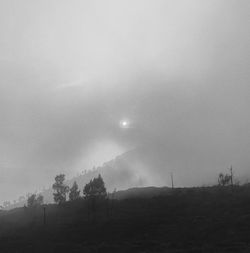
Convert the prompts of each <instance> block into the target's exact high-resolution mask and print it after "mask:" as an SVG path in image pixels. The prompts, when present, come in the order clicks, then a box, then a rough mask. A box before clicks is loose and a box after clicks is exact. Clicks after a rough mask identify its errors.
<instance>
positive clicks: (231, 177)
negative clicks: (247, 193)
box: [229, 165, 233, 187]
mask: <svg viewBox="0 0 250 253" xmlns="http://www.w3.org/2000/svg"><path fill="white" fill-rule="evenodd" d="M229 171H230V181H231V187H233V166H232V165H231V167H230V168H229Z"/></svg>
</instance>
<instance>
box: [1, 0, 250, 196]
mask: <svg viewBox="0 0 250 253" xmlns="http://www.w3.org/2000/svg"><path fill="white" fill-rule="evenodd" d="M27 6H29V8H27ZM247 10H248V1H244V0H243V1H237V2H236V1H228V0H227V1H209V2H206V3H204V2H203V3H201V2H200V1H198V0H193V1H189V2H188V3H187V2H186V1H157V3H153V2H151V1H133V2H132V1H126V2H124V3H119V4H118V2H117V1H107V2H106V3H105V4H104V3H102V2H101V1H93V2H91V3H89V2H87V1H73V2H72V3H70V4H69V3H68V2H66V1H61V2H60V5H59V4H58V2H57V1H56V0H54V1H45V2H44V1H43V2H41V1H38V2H36V3H33V2H32V3H29V4H23V3H22V4H20V3H18V2H17V1H14V0H11V1H8V3H7V2H6V3H3V2H2V3H1V8H0V12H1V13H0V14H1V15H0V17H1V21H2V22H0V35H1V38H4V39H3V40H1V49H0V55H1V59H0V74H1V75H0V76H1V77H0V79H1V80H0V81H1V82H0V119H1V126H0V151H1V164H2V168H9V169H2V173H3V174H4V175H3V176H4V178H5V180H4V182H3V184H2V188H1V189H2V190H3V189H4V188H6V187H8V188H10V187H11V189H12V190H11V191H10V192H9V193H8V194H6V195H5V196H6V197H9V198H13V197H14V196H16V195H18V194H19V193H20V192H24V193H25V192H27V191H31V190H32V189H34V188H36V187H37V186H39V187H40V186H41V185H43V184H50V183H51V181H52V180H53V177H54V175H55V174H56V173H59V172H65V173H66V174H68V175H72V174H74V173H76V172H77V171H78V168H79V167H81V164H83V166H90V164H91V163H92V162H89V161H88V159H92V161H93V160H94V159H93V156H94V155H93V154H94V153H95V152H96V154H99V155H98V156H100V157H101V158H100V159H99V158H98V159H97V161H98V163H100V162H101V160H104V159H105V157H104V156H101V155H100V153H101V152H100V149H101V148H100V145H103V149H106V148H107V147H108V148H107V150H110V152H107V154H106V157H107V159H109V158H110V157H111V156H112V153H113V154H114V156H115V155H117V154H119V153H120V152H123V151H125V150H128V149H130V148H134V147H138V146H139V147H149V150H150V154H151V155H150V156H148V159H147V162H148V164H151V165H152V166H153V164H157V166H155V167H157V169H156V173H155V175H156V177H159V175H160V174H161V173H163V174H164V173H168V172H166V171H168V170H172V169H174V170H176V173H177V174H178V173H179V177H180V179H179V183H180V184H183V185H185V184H194V183H195V182H201V181H203V179H202V175H206V177H209V178H213V176H214V175H215V174H216V173H217V172H218V171H221V170H223V169H224V168H225V167H227V166H228V165H230V164H231V163H232V164H233V165H234V166H236V167H237V168H238V170H239V175H244V174H247V168H248V164H249V158H248V153H249V148H250V147H249V144H248V141H247V136H248V135H249V120H248V108H249V101H250V99H249V94H250V90H249V87H248V86H249V85H248V83H249V71H248V66H249V36H248V27H247V20H248V15H247ZM124 118H127V119H129V120H130V121H131V122H132V123H133V127H132V128H130V129H120V127H119V122H120V120H122V119H124ZM123 130H128V131H123ZM96 143H99V144H98V145H97V144H96ZM97 146H98V148H97ZM92 148H93V151H92V152H91V149H92ZM145 152H146V151H145ZM147 154H148V153H147ZM166 165H167V166H166ZM79 169H82V168H79ZM178 171H179V172H178ZM187 171H193V173H194V174H195V175H197V176H194V177H193V178H192V176H191V175H192V174H191V173H188V172H187ZM197 173H198V174H199V175H198V174H197ZM20 174H22V175H23V176H22V177H20V176H17V175H20ZM149 174H150V173H149ZM153 174H154V173H152V174H150V175H153ZM177 174H176V177H177ZM44 182H45V183H44ZM204 182H207V180H206V178H205V179H204ZM17 183H19V185H18V186H15V185H16V184H17Z"/></svg>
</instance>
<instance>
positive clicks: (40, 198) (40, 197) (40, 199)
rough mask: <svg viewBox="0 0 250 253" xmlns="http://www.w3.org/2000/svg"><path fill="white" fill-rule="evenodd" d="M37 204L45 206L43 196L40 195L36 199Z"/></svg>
mask: <svg viewBox="0 0 250 253" xmlns="http://www.w3.org/2000/svg"><path fill="white" fill-rule="evenodd" d="M36 204H37V205H40V206H41V205H42V204H43V195H40V194H39V195H38V197H37V198H36Z"/></svg>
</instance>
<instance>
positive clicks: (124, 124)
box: [120, 119, 130, 128]
mask: <svg viewBox="0 0 250 253" xmlns="http://www.w3.org/2000/svg"><path fill="white" fill-rule="evenodd" d="M120 127H121V128H129V127H130V121H129V120H127V119H123V120H121V121H120Z"/></svg>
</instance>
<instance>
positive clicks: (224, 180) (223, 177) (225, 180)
mask: <svg viewBox="0 0 250 253" xmlns="http://www.w3.org/2000/svg"><path fill="white" fill-rule="evenodd" d="M231 181H232V178H231V175H229V174H223V173H220V174H219V177H218V184H219V185H220V186H226V185H229V184H230V182H231Z"/></svg>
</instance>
